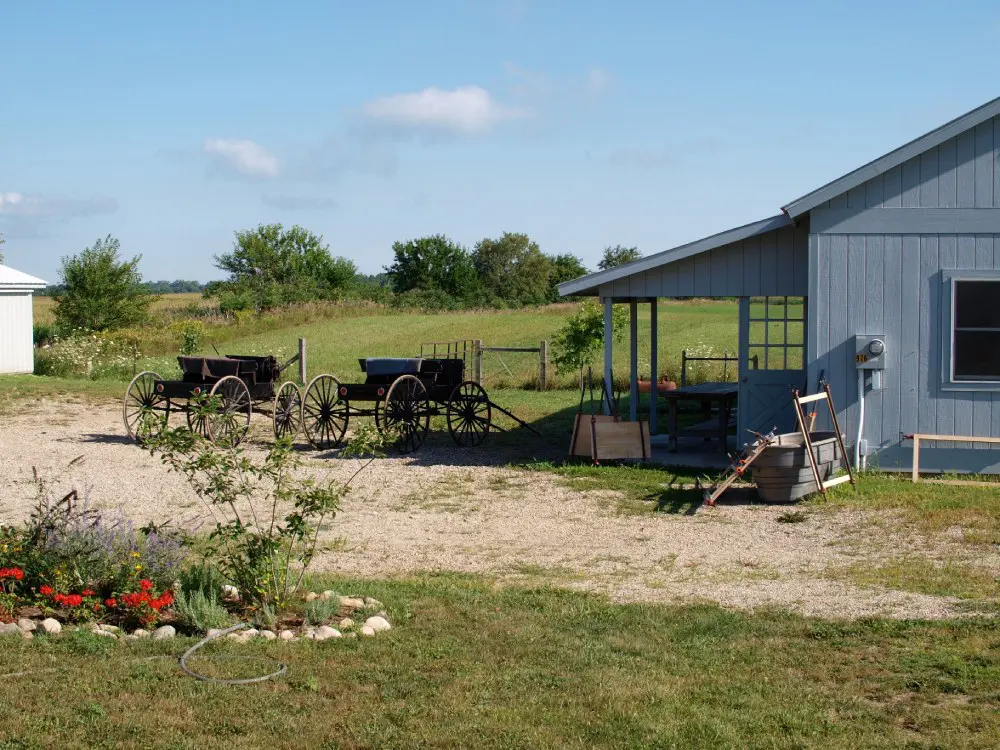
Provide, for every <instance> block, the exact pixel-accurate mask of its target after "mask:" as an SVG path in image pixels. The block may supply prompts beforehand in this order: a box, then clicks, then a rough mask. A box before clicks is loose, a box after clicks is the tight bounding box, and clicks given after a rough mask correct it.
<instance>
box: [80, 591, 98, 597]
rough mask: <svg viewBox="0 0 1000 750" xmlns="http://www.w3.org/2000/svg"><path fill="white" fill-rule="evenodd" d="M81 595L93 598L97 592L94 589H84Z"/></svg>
mask: <svg viewBox="0 0 1000 750" xmlns="http://www.w3.org/2000/svg"><path fill="white" fill-rule="evenodd" d="M80 593H81V594H83V595H84V596H93V595H94V593H95V592H94V590H93V589H84V590H83V591H81V592H80Z"/></svg>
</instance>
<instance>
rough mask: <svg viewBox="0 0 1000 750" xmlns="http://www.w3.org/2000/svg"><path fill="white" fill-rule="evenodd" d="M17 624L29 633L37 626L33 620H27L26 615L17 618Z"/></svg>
mask: <svg viewBox="0 0 1000 750" xmlns="http://www.w3.org/2000/svg"><path fill="white" fill-rule="evenodd" d="M17 626H18V627H19V628H20V629H21V630H22V631H24V632H25V633H30V632H32V631H33V630H35V628H37V627H38V626H37V625H35V621H34V620H29V619H28V618H27V617H22V618H21V619H20V620H18V621H17Z"/></svg>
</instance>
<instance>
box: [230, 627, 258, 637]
mask: <svg viewBox="0 0 1000 750" xmlns="http://www.w3.org/2000/svg"><path fill="white" fill-rule="evenodd" d="M236 632H238V633H239V634H240V635H242V636H243V637H244V638H253V637H254V636H255V635H257V634H258V633H259V632H260V631H259V630H257V628H247V629H246V630H238V631H236Z"/></svg>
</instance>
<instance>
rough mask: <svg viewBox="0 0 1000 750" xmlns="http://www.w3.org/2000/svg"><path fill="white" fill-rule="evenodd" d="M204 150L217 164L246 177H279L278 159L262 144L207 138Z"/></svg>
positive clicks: (233, 139)
mask: <svg viewBox="0 0 1000 750" xmlns="http://www.w3.org/2000/svg"><path fill="white" fill-rule="evenodd" d="M203 149H204V151H205V153H206V154H209V155H210V156H212V157H213V158H214V159H215V161H216V163H217V164H218V165H219V166H220V167H222V168H224V169H227V170H231V171H233V172H236V173H237V174H240V175H243V176H246V177H264V178H272V177H277V176H278V173H279V171H280V165H279V162H278V157H276V156H275V155H274V154H272V153H271V152H270V151H268V150H267V149H266V148H264V147H263V146H261V145H260V144H257V143H254V142H253V141H250V140H246V139H242V140H241V139H236V138H207V139H206V140H205V143H204V146H203Z"/></svg>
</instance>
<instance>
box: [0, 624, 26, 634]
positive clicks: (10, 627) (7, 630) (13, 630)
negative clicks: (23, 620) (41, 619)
mask: <svg viewBox="0 0 1000 750" xmlns="http://www.w3.org/2000/svg"><path fill="white" fill-rule="evenodd" d="M23 634H24V631H23V630H21V628H19V627H18V626H17V623H14V622H0V635H23Z"/></svg>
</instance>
